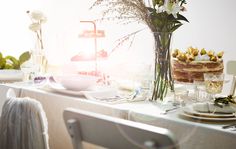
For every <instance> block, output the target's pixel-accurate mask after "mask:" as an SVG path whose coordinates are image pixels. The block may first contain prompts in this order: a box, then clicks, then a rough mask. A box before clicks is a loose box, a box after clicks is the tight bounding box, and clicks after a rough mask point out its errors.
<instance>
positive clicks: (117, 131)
mask: <svg viewBox="0 0 236 149" xmlns="http://www.w3.org/2000/svg"><path fill="white" fill-rule="evenodd" d="M63 116H64V121H65V124H66V126H67V130H68V132H69V134H70V136H71V139H72V143H73V147H74V149H83V145H82V141H85V142H88V143H92V144H95V145H99V146H102V147H106V148H109V149H143V148H145V149H176V148H178V147H177V141H176V139H175V138H174V136H173V134H172V133H171V132H170V131H169V130H167V129H164V128H159V127H154V126H151V125H147V124H142V123H138V122H133V121H128V120H124V119H119V118H115V117H110V116H106V115H101V114H97V113H92V112H88V111H83V110H78V109H73V108H67V109H66V110H64V113H63Z"/></svg>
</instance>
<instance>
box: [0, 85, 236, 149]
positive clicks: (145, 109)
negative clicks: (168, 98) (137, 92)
mask: <svg viewBox="0 0 236 149" xmlns="http://www.w3.org/2000/svg"><path fill="white" fill-rule="evenodd" d="M8 88H13V89H15V91H16V92H17V94H18V96H22V97H23V96H29V97H31V98H35V99H37V100H39V101H40V102H41V103H42V105H43V108H44V110H45V112H46V115H47V118H48V123H49V137H50V140H49V142H50V148H51V149H72V146H71V141H70V138H69V135H68V133H67V131H66V128H65V125H64V121H63V119H62V112H63V110H64V109H65V108H66V107H74V108H80V109H84V110H89V111H93V112H98V113H102V114H106V115H110V116H115V117H120V118H124V119H129V120H132V121H138V122H142V123H146V124H151V125H155V126H160V127H163V128H168V129H170V130H171V131H172V132H173V133H174V134H175V135H176V136H177V139H178V140H179V143H180V148H181V149H223V148H224V149H234V148H236V131H231V130H224V129H222V126H223V125H224V124H227V123H230V122H224V123H219V122H217V123H216V122H211V123H210V122H199V121H196V120H192V119H189V118H184V117H180V116H179V114H178V112H181V111H180V110H176V111H173V112H170V113H168V114H166V115H163V114H160V112H161V111H162V110H161V109H162V108H163V106H160V105H159V104H156V103H153V102H148V101H143V102H133V103H123V104H116V105H109V104H104V103H99V102H95V101H89V100H86V99H84V98H83V97H72V96H67V95H62V94H57V93H51V92H47V91H44V90H41V89H37V88H32V87H31V86H28V85H20V84H19V83H18V84H5V85H0V95H1V96H0V97H1V98H0V110H1V107H2V105H3V103H4V101H5V100H6V98H5V94H6V91H7V89H8ZM231 123H232V122H231Z"/></svg>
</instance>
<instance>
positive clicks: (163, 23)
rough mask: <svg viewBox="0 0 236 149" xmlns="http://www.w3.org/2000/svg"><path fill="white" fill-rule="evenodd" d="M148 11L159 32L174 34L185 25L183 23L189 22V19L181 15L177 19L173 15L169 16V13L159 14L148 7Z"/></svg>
mask: <svg viewBox="0 0 236 149" xmlns="http://www.w3.org/2000/svg"><path fill="white" fill-rule="evenodd" d="M147 9H148V11H149V12H150V18H151V21H152V24H153V25H154V26H155V28H156V31H158V32H174V31H175V30H176V29H178V28H179V27H180V26H182V25H183V24H182V23H181V21H185V22H189V21H188V20H187V18H185V17H184V16H183V15H181V14H179V13H178V14H177V17H176V18H175V17H174V16H173V15H172V14H168V13H167V12H160V13H157V12H156V9H154V8H151V7H147Z"/></svg>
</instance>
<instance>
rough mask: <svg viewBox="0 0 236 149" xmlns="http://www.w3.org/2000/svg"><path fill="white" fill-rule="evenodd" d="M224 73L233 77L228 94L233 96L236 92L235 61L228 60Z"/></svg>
mask: <svg viewBox="0 0 236 149" xmlns="http://www.w3.org/2000/svg"><path fill="white" fill-rule="evenodd" d="M226 73H227V74H229V75H233V80H232V82H231V89H230V94H231V95H235V92H236V91H235V90H236V61H235V60H229V61H227V63H226Z"/></svg>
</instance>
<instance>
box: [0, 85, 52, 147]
mask: <svg viewBox="0 0 236 149" xmlns="http://www.w3.org/2000/svg"><path fill="white" fill-rule="evenodd" d="M0 134H1V135H0V148H1V149H49V145H48V133H47V119H46V116H45V113H44V110H43V108H42V105H41V104H40V102H38V101H37V100H35V99H32V98H29V97H24V98H17V97H15V93H14V91H13V90H12V89H10V90H8V92H7V100H6V101H5V103H4V105H3V108H2V114H1V120H0Z"/></svg>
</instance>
